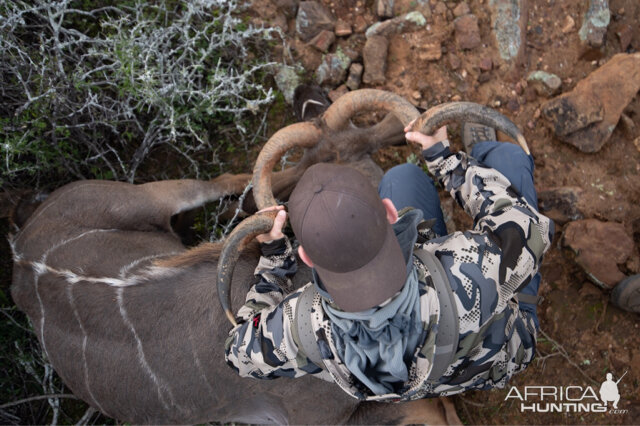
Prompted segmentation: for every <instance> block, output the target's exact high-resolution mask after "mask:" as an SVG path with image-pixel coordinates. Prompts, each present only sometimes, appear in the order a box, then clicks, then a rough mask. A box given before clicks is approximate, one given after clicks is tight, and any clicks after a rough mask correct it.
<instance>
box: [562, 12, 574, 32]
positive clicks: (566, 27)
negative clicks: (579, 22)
mask: <svg viewBox="0 0 640 426" xmlns="http://www.w3.org/2000/svg"><path fill="white" fill-rule="evenodd" d="M575 27H576V21H574V20H573V18H572V17H571V16H569V15H567V16H565V18H564V22H563V23H562V33H563V34H569V33H570V32H572V31H573V30H574V28H575Z"/></svg>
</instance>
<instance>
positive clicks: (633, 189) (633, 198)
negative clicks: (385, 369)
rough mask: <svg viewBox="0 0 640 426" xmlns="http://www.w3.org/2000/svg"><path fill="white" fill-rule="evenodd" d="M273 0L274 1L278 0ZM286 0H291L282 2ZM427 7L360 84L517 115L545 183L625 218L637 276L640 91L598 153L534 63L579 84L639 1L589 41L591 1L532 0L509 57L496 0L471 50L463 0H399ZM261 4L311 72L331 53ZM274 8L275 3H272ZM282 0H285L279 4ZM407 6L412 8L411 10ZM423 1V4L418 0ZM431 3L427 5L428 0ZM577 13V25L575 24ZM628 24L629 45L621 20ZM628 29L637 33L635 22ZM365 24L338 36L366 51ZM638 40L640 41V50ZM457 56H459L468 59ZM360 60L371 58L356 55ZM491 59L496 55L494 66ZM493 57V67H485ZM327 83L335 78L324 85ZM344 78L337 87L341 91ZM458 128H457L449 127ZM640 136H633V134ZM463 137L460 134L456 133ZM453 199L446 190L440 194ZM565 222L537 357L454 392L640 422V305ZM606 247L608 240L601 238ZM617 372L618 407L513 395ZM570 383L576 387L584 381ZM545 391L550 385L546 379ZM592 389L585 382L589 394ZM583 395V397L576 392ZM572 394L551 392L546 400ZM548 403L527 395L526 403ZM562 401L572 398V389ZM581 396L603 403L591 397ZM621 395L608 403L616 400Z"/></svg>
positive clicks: (547, 263) (480, 415)
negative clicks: (607, 280) (381, 76)
mask: <svg viewBox="0 0 640 426" xmlns="http://www.w3.org/2000/svg"><path fill="white" fill-rule="evenodd" d="M274 3H275V0H274ZM282 3H286V2H284V1H281V2H280V4H282ZM321 3H322V4H324V5H325V6H326V7H327V9H328V10H330V12H331V13H332V14H333V16H335V17H337V18H339V19H341V20H343V21H345V22H347V23H349V24H351V27H352V28H356V27H357V26H358V25H362V20H364V21H365V22H366V24H367V26H368V25H371V24H373V23H374V22H377V21H379V20H381V19H380V18H378V17H377V16H376V13H375V8H374V3H373V2H372V1H371V0H369V1H366V2H365V1H362V0H358V1H356V0H343V1H329V0H325V1H321ZM416 3H418V4H423V6H422V7H425V6H427V7H429V9H430V10H431V12H432V13H431V17H430V18H428V20H427V22H428V24H427V26H426V27H423V28H420V29H418V30H417V31H413V32H404V33H400V34H395V35H392V36H388V40H389V49H388V55H387V60H386V65H387V68H386V74H385V77H386V78H385V82H384V84H380V85H377V86H371V85H365V84H362V85H361V86H360V87H361V88H363V87H374V88H379V89H384V90H389V91H392V92H395V93H397V94H399V95H402V96H403V97H405V98H406V99H408V100H410V101H411V102H413V103H414V104H415V105H416V106H418V107H422V108H428V107H430V106H433V105H436V104H438V103H441V102H446V101H450V100H462V101H472V102H477V103H480V104H483V105H488V106H491V107H493V108H495V109H497V110H499V111H500V112H502V113H503V114H504V115H506V116H508V117H509V118H511V119H512V120H513V121H514V122H515V123H516V124H517V125H518V127H519V128H520V129H521V130H522V131H523V133H524V135H525V137H526V139H527V141H528V144H529V147H530V148H531V152H532V155H533V157H534V159H535V166H536V170H535V179H536V188H537V190H538V192H540V191H544V190H548V189H554V188H558V187H575V188H579V189H580V199H579V202H578V204H579V208H580V211H581V213H582V215H583V217H584V218H596V219H599V220H601V221H612V222H618V223H621V224H623V225H624V227H625V230H626V231H627V232H628V234H629V235H633V234H634V232H635V240H634V244H635V247H634V250H633V253H632V255H631V256H630V257H629V259H628V260H627V261H626V263H624V264H621V265H618V266H619V268H620V270H621V272H623V273H625V274H627V275H630V274H633V273H639V272H640V257H639V251H638V245H639V239H638V232H639V231H640V230H639V229H638V227H639V226H638V225H640V223H639V222H638V221H639V219H640V180H639V179H638V174H639V172H640V145H639V144H638V139H637V138H638V136H640V98H639V97H638V96H637V94H636V96H635V97H634V99H633V100H632V101H631V103H630V104H629V105H628V106H627V107H626V109H625V111H624V113H625V114H626V115H627V116H628V117H629V118H630V119H631V122H632V124H631V125H627V126H622V125H618V126H617V127H616V129H615V130H614V132H613V134H612V136H611V138H610V139H609V140H608V141H607V142H606V143H605V145H604V147H603V148H602V149H601V150H600V151H599V152H597V153H591V154H589V153H583V152H581V151H579V150H578V149H576V148H575V147H573V146H571V145H569V144H566V143H563V142H561V141H560V140H558V139H557V138H556V137H555V135H554V132H553V130H551V128H550V127H549V126H548V125H546V124H545V122H544V119H543V118H542V117H541V106H542V105H543V104H544V103H545V102H546V101H548V100H549V99H551V96H546V95H540V94H538V93H537V92H536V91H535V90H534V88H533V87H532V84H530V83H529V84H528V82H527V81H526V78H527V76H528V75H529V73H530V72H532V71H536V70H543V71H547V72H549V73H553V74H555V75H557V76H558V77H560V79H561V81H562V86H561V89H560V91H559V92H558V93H556V94H555V95H558V94H560V93H567V92H570V91H571V90H572V89H573V88H574V87H575V86H576V84H577V83H578V82H579V81H581V80H583V79H584V78H585V77H587V76H588V75H589V74H590V73H591V72H593V71H594V70H596V69H598V68H599V67H600V66H601V65H603V64H604V63H606V62H607V61H608V60H609V59H610V58H611V57H612V56H613V55H615V54H618V53H624V52H626V53H633V52H634V51H637V50H638V48H639V47H640V43H639V41H640V5H639V4H638V3H637V1H636V0H611V1H610V2H609V9H610V11H611V22H610V24H609V27H608V30H607V34H606V39H605V43H604V46H603V47H602V48H600V49H587V48H585V47H584V46H583V43H582V42H581V41H580V38H579V35H578V30H579V29H580V26H581V25H582V22H583V17H584V16H585V14H586V12H587V8H588V4H589V2H587V1H583V0H566V1H559V0H540V1H528V2H521V3H528V11H527V12H526V13H527V14H528V18H527V20H526V21H525V22H526V35H525V39H526V42H525V43H524V46H525V47H524V49H523V52H522V55H521V56H520V58H519V61H515V63H507V62H505V61H504V60H502V59H501V57H500V54H499V52H498V49H497V47H496V43H495V39H494V37H493V34H492V29H491V13H490V9H489V7H488V3H489V0H485V1H483V0H470V1H467V4H468V6H469V9H470V12H471V13H472V14H474V15H475V16H476V17H477V18H478V27H479V30H480V36H481V40H482V42H481V44H480V45H479V46H478V47H476V48H474V49H471V50H461V49H459V48H458V46H457V44H456V40H455V29H454V23H453V21H454V19H455V16H454V14H453V11H454V9H455V8H456V7H457V6H459V4H460V3H462V2H457V1H448V2H446V3H443V2H438V1H426V0H425V1H422V2H415V1H414V2H403V0H397V1H396V9H394V10H396V12H398V11H402V8H403V7H405V8H410V7H411V6H412V5H413V6H414V9H415V4H416ZM253 4H254V10H262V12H263V13H261V14H260V18H257V19H258V20H260V19H262V20H264V21H266V22H267V23H270V24H274V23H275V24H276V25H280V26H281V27H282V28H283V29H284V30H285V31H286V34H287V36H288V37H289V38H288V42H289V43H290V46H291V51H292V54H293V56H294V58H295V59H296V60H297V61H299V62H300V63H302V64H303V65H304V66H305V67H306V70H307V72H308V74H309V75H310V76H311V75H312V74H313V71H314V70H315V67H317V66H318V64H319V63H320V62H321V60H322V54H321V53H320V52H318V51H317V50H315V49H313V48H311V47H309V45H308V44H306V43H303V42H301V41H299V40H297V38H296V33H295V16H294V15H289V16H288V17H287V16H286V15H285V14H280V13H277V12H271V14H273V16H272V17H271V18H270V17H269V14H268V13H267V14H265V13H264V11H265V10H268V9H269V8H268V7H267V6H265V5H268V4H271V3H270V1H269V0H254V2H253ZM265 7H266V8H265ZM271 10H276V9H271ZM405 10H408V9H405ZM419 10H420V9H419ZM422 10H424V9H422ZM572 22H573V25H572ZM627 26H629V27H630V28H631V30H627V31H628V33H627V37H630V39H631V40H632V41H631V43H630V44H628V45H627V46H624V49H625V50H623V46H622V44H623V43H624V40H621V39H623V38H624V36H620V35H619V34H618V33H620V34H621V33H623V31H622V29H623V28H626V27H627ZM629 31H630V33H629ZM365 40H366V38H365V36H364V34H362V33H360V34H359V33H357V32H354V34H353V35H351V36H349V37H338V38H337V40H336V42H335V43H334V45H333V46H332V47H331V48H330V50H329V51H330V52H333V51H335V49H336V46H340V47H341V48H343V49H349V48H351V49H353V50H355V51H362V48H363V45H364V43H365ZM434 42H440V44H441V53H442V56H441V58H440V59H439V60H436V61H429V60H424V56H422V57H421V55H420V52H421V51H423V50H425V49H426V48H427V46H428V45H430V44H433V43H434ZM634 49H635V50H634ZM451 55H455V56H456V57H457V58H458V60H459V62H460V63H459V65H457V66H455V65H452V62H454V63H455V62H456V60H455V58H454V59H453V60H452V59H450V58H451ZM355 61H356V62H360V63H361V62H362V57H361V56H358V57H357V59H356V60H355ZM487 65H488V66H487ZM487 68H490V69H487ZM326 89H327V90H332V89H336V87H332V86H326ZM340 90H342V91H344V90H346V89H344V88H338V91H340ZM450 134H452V135H453V139H454V144H455V143H456V142H455V139H456V138H457V137H458V135H459V130H458V129H457V128H456V127H455V126H454V127H450ZM634 140H635V144H634ZM457 146H458V147H459V146H460V145H459V142H458V145H457ZM411 152H412V151H411V149H410V148H408V147H399V148H390V149H388V150H385V151H384V152H382V153H379V154H378V160H381V161H380V163H381V164H382V166H383V167H384V168H387V167H391V166H392V165H394V164H397V163H398V162H403V161H404V159H406V158H407V156H408V155H409V154H410V153H411ZM441 197H442V200H443V205H444V206H445V209H447V206H449V208H451V206H452V204H451V203H450V202H449V203H447V202H445V200H447V198H448V195H445V194H442V195H441ZM450 213H451V214H452V215H453V221H454V223H455V226H456V228H457V229H469V228H470V227H471V225H472V223H471V220H470V219H469V218H468V217H467V216H466V215H465V214H464V212H462V211H461V209H459V208H457V207H456V208H455V209H452V211H451V212H450ZM565 226H566V225H565V224H562V223H556V235H555V238H554V242H553V246H552V248H551V250H550V251H549V252H548V253H547V254H546V256H545V259H544V263H543V265H542V270H541V271H542V284H541V289H540V293H541V294H542V295H543V296H544V301H543V302H542V304H541V305H540V306H539V308H538V315H539V317H540V322H541V330H542V331H541V333H540V335H539V336H538V353H537V358H536V359H535V360H534V361H533V363H532V365H530V366H529V368H528V369H527V370H526V371H525V372H524V373H522V374H519V375H516V376H515V377H514V378H513V379H512V381H511V382H510V383H509V385H508V386H507V388H506V389H497V390H493V391H473V392H468V393H465V394H463V395H461V396H456V397H454V400H455V404H456V408H457V411H458V414H459V416H460V417H461V419H463V421H464V422H465V423H467V424H578V423H580V424H582V423H586V424H638V423H639V422H640V321H639V320H640V316H639V315H638V314H634V313H629V312H625V311H622V310H620V309H618V308H616V307H614V306H613V305H612V304H611V303H609V292H608V291H607V290H603V289H601V288H599V287H597V286H596V285H594V284H593V283H592V282H591V281H590V280H589V277H588V275H587V274H586V273H585V271H584V270H583V269H582V268H581V267H580V266H578V265H577V264H576V263H575V262H574V260H573V257H574V256H573V254H572V253H571V252H569V250H567V249H564V248H562V246H561V241H562V234H563V229H564V228H565ZM593 249H594V250H598V247H594V248H593ZM602 255H603V256H606V255H607V254H606V253H602ZM625 371H628V373H627V375H626V376H625V377H624V378H623V379H622V380H621V381H620V383H619V392H620V395H621V400H620V403H619V408H620V409H622V410H626V412H624V413H612V412H606V413H591V412H580V413H566V412H565V413H557V412H556V413H541V412H537V413H532V412H530V411H527V410H525V411H524V412H521V406H520V405H521V404H520V401H519V400H517V399H515V398H508V399H507V398H506V397H507V395H508V394H509V390H510V388H511V386H514V387H516V388H517V389H518V390H519V391H520V393H522V394H523V393H524V390H525V386H530V387H531V386H552V387H565V388H566V387H568V386H580V387H581V388H582V391H580V392H583V391H585V390H587V389H586V388H587V387H588V386H591V387H592V389H593V390H594V391H595V392H596V393H598V391H599V389H600V385H601V383H602V382H604V381H605V376H606V373H608V372H611V373H612V374H613V375H614V378H616V379H615V380H617V378H619V377H620V376H622V375H623V374H624V373H625ZM577 391H578V390H577V389H576V388H572V389H571V392H577ZM538 392H540V391H539V390H538ZM580 395H582V393H580ZM572 397H573V398H576V396H573V395H572ZM549 401H550V402H562V401H553V399H545V400H544V402H549ZM535 402H540V399H539V397H529V398H528V404H529V405H531V403H535ZM564 402H567V401H566V400H564ZM583 402H596V401H594V400H593V399H592V400H590V401H589V400H587V399H585V400H584V401H583ZM610 405H611V404H609V406H610Z"/></svg>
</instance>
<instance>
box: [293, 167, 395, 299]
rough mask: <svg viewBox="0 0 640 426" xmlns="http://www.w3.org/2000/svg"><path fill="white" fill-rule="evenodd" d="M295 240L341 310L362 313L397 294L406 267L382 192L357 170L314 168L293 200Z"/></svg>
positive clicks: (304, 178)
mask: <svg viewBox="0 0 640 426" xmlns="http://www.w3.org/2000/svg"><path fill="white" fill-rule="evenodd" d="M289 215H290V221H291V226H292V228H293V232H294V233H295V235H296V238H297V239H298V241H299V242H300V244H301V245H302V246H303V247H304V249H305V252H306V253H307V254H308V255H309V258H310V259H311V260H312V261H313V264H314V268H315V270H316V271H317V273H318V275H319V276H320V279H321V280H322V283H323V285H324V287H325V288H326V290H327V291H328V292H329V294H330V295H331V297H332V298H333V300H334V302H335V303H336V305H338V307H339V308H340V309H342V310H343V311H347V312H358V311H363V310H365V309H369V308H372V307H374V306H377V305H379V304H381V303H382V302H384V301H385V300H387V299H388V298H390V297H391V296H393V295H394V294H396V293H397V292H398V291H399V290H400V289H401V288H402V286H403V285H404V283H405V281H406V273H407V266H406V263H405V259H404V256H403V254H402V250H401V249H400V245H399V244H398V240H397V238H396V236H395V233H394V232H393V227H392V226H391V224H390V223H389V221H388V220H387V215H386V210H385V208H384V205H383V204H382V201H381V200H380V197H379V196H378V192H377V191H376V189H375V188H374V187H373V186H372V185H371V183H370V182H369V180H368V179H367V178H366V177H365V176H364V175H362V174H361V173H360V172H358V171H357V170H355V169H353V168H351V167H347V166H343V165H337V164H325V163H321V164H316V165H314V166H311V167H310V168H309V169H307V171H306V172H305V173H304V175H303V176H302V178H301V179H300V181H299V182H298V185H297V186H296V188H295V189H294V191H293V193H292V194H291V197H290V198H289Z"/></svg>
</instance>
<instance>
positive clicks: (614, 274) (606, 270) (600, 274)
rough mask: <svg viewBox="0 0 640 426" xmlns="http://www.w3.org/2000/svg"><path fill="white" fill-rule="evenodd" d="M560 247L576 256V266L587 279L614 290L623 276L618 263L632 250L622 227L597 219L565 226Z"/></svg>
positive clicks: (628, 238) (630, 241) (630, 240)
mask: <svg viewBox="0 0 640 426" xmlns="http://www.w3.org/2000/svg"><path fill="white" fill-rule="evenodd" d="M562 245H563V247H566V248H569V249H570V250H572V251H573V252H574V253H575V261H576V263H577V264H578V265H580V266H581V267H582V268H583V269H584V270H585V271H586V272H587V275H588V276H589V279H591V280H592V281H593V282H594V283H596V284H597V285H599V286H601V287H604V288H612V287H614V286H615V285H616V284H617V283H618V282H620V281H621V280H622V279H623V278H624V277H625V275H624V274H623V273H622V272H621V271H620V270H619V269H618V264H622V263H624V262H625V261H626V260H627V258H629V256H630V255H631V253H632V251H633V248H634V244H633V239H632V238H631V237H630V236H629V235H627V232H626V231H625V229H624V226H623V225H622V224H620V223H615V222H601V221H599V220H596V219H584V220H578V221H574V222H570V223H569V224H567V226H566V227H565V229H564V234H563V237H562Z"/></svg>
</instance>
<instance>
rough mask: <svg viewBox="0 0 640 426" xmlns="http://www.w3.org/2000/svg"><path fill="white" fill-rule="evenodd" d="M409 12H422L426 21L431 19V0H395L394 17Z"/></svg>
mask: <svg viewBox="0 0 640 426" xmlns="http://www.w3.org/2000/svg"><path fill="white" fill-rule="evenodd" d="M409 12H420V13H421V14H422V15H423V16H424V17H425V18H426V19H431V6H430V5H429V0H394V2H393V16H400V15H404V14H406V13H409Z"/></svg>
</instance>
